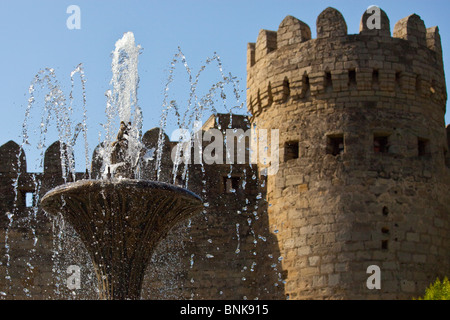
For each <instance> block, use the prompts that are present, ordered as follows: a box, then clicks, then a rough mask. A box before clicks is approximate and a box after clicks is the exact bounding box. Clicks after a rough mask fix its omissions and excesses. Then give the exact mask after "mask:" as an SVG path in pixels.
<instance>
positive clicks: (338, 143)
mask: <svg viewBox="0 0 450 320" xmlns="http://www.w3.org/2000/svg"><path fill="white" fill-rule="evenodd" d="M343 152H344V135H342V134H340V135H331V136H328V137H327V153H328V154H331V155H333V156H337V155H340V154H342V153H343Z"/></svg>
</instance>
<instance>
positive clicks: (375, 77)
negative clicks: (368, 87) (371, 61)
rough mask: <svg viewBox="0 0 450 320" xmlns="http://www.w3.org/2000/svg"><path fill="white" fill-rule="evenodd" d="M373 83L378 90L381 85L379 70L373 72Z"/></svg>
mask: <svg viewBox="0 0 450 320" xmlns="http://www.w3.org/2000/svg"><path fill="white" fill-rule="evenodd" d="M372 83H373V86H374V88H375V89H377V88H378V86H379V84H380V73H379V71H378V69H374V70H373V72H372Z"/></svg>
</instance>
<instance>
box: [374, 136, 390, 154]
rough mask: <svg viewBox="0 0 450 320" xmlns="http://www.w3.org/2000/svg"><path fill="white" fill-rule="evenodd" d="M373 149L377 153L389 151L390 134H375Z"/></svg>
mask: <svg viewBox="0 0 450 320" xmlns="http://www.w3.org/2000/svg"><path fill="white" fill-rule="evenodd" d="M373 151H374V152H375V153H388V152H389V136H388V135H374V137H373Z"/></svg>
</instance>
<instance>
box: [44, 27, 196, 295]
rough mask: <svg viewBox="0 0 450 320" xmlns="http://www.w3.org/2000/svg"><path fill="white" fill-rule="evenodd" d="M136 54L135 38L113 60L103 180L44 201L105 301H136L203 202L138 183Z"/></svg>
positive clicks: (163, 186) (122, 43) (64, 188)
mask: <svg viewBox="0 0 450 320" xmlns="http://www.w3.org/2000/svg"><path fill="white" fill-rule="evenodd" d="M138 51H139V47H136V46H134V36H133V35H132V33H126V34H125V35H124V37H123V38H122V39H121V40H119V41H118V42H117V43H116V51H115V52H114V54H113V74H114V77H113V81H112V83H113V85H114V93H113V97H114V99H115V100H114V102H115V105H116V107H117V111H118V113H119V116H120V120H121V123H120V129H119V133H118V135H117V139H116V140H115V141H114V142H112V143H108V144H107V145H106V147H105V151H104V155H103V156H104V159H103V160H104V162H105V163H106V166H105V169H106V175H103V176H102V178H101V179H98V180H93V179H84V180H79V181H76V182H68V183H65V184H63V185H61V186H58V187H56V188H54V189H52V190H50V191H49V192H47V193H46V194H45V196H44V197H43V198H42V199H41V206H42V208H43V209H44V210H45V211H46V212H48V213H50V214H54V215H57V214H59V213H61V214H62V216H63V217H64V219H66V220H67V221H68V222H69V223H70V224H71V225H72V227H73V228H74V230H75V231H76V232H77V233H78V234H79V236H80V238H81V240H82V242H83V243H84V245H85V247H86V249H87V251H88V252H89V254H90V257H91V259H92V262H93V265H94V269H95V273H96V276H97V283H98V289H99V296H100V299H107V300H110V299H139V298H140V292H141V287H142V282H143V278H144V272H145V269H146V267H147V265H148V264H149V260H150V257H151V255H152V253H153V251H154V249H155V247H156V246H157V244H158V243H159V242H160V241H161V240H162V239H163V238H164V237H165V236H166V234H167V233H168V232H169V230H170V229H171V228H172V227H173V226H175V225H176V224H177V223H178V222H180V221H182V220H184V219H186V218H188V217H189V216H191V215H192V214H194V213H197V212H199V211H201V210H202V209H203V204H202V201H201V199H200V197H198V196H197V195H195V194H194V193H192V192H190V191H188V190H186V189H183V188H180V187H177V186H174V185H170V184H167V183H163V182H159V181H148V180H141V179H136V175H137V174H136V172H137V170H138V167H139V161H140V159H141V157H142V156H143V154H144V153H145V152H143V151H144V150H145V149H143V148H142V145H141V143H140V141H139V136H140V134H139V131H140V130H139V129H140V128H139V126H140V125H141V122H142V119H141V113H140V110H139V109H138V107H137V104H136V88H137V68H136V66H137V55H138ZM133 106H134V107H135V110H136V112H135V114H134V121H131V117H132V112H131V111H132V107H133ZM110 118H112V117H110Z"/></svg>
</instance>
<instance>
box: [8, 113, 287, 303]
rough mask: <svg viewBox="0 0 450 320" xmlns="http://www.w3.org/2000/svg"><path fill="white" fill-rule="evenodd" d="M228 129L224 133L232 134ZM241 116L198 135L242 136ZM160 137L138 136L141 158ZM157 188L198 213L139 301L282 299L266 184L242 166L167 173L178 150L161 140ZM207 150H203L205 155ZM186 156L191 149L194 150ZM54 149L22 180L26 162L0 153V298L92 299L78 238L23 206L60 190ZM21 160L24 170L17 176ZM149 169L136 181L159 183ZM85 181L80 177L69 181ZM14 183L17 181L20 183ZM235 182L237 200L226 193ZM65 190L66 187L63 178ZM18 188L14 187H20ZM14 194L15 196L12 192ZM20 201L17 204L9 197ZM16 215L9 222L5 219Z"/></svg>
mask: <svg viewBox="0 0 450 320" xmlns="http://www.w3.org/2000/svg"><path fill="white" fill-rule="evenodd" d="M230 120H231V127H230V126H229V124H230ZM248 127H249V123H248V120H247V118H246V117H243V116H238V115H233V116H232V118H230V115H229V114H228V115H221V114H218V115H216V116H212V117H211V118H210V119H209V120H208V121H207V123H205V126H204V127H203V131H206V130H209V129H218V128H221V129H220V130H221V131H223V134H224V136H225V130H226V129H229V128H234V129H242V130H247V129H248ZM160 133H161V131H160V130H159V129H157V128H155V129H152V130H149V131H147V132H146V133H145V134H144V135H143V142H144V145H145V147H146V148H147V150H150V149H152V148H155V149H157V147H158V139H159V136H160ZM162 138H163V146H162V158H161V164H160V166H159V169H160V174H159V175H160V176H159V180H160V181H164V182H168V183H174V184H176V185H179V186H182V187H186V188H187V189H189V190H191V191H193V192H195V193H196V194H198V195H200V196H201V197H202V199H203V201H204V203H205V208H204V210H203V212H202V213H200V214H199V215H197V216H195V217H193V218H192V219H190V220H189V221H186V222H182V223H180V224H179V225H177V226H176V227H174V228H173V230H172V231H171V232H170V233H169V235H168V236H167V238H166V239H165V240H163V241H162V242H161V243H160V244H159V246H158V247H157V248H156V250H155V253H154V254H153V257H152V259H151V263H150V264H149V266H148V268H147V272H146V275H145V278H144V285H143V289H142V298H143V299H211V298H214V299H255V298H259V299H261V298H266V299H277V298H280V297H281V298H282V297H284V293H283V292H284V285H283V276H282V275H281V270H280V271H279V270H278V269H277V268H279V267H280V263H279V260H278V259H279V257H280V253H279V250H278V245H277V243H276V241H275V237H273V235H271V233H270V232H269V231H268V227H267V225H268V222H267V215H266V214H265V213H266V207H265V206H266V202H265V201H264V194H263V193H264V188H261V184H262V183H263V181H260V179H259V177H258V175H257V168H256V166H253V167H252V166H251V165H249V164H234V165H227V164H225V163H226V159H225V158H224V159H223V163H224V164H217V165H197V164H189V165H188V168H187V171H186V173H187V174H186V175H184V171H185V170H184V169H185V166H184V165H180V167H179V168H178V172H177V174H176V175H175V176H176V177H175V179H174V174H173V173H172V168H173V163H172V160H171V153H172V149H173V148H174V147H175V146H176V143H174V142H171V141H170V140H169V138H168V137H167V136H166V135H165V134H164V133H162ZM206 146H207V143H204V145H203V147H206ZM99 147H100V146H98V147H97V148H96V149H95V150H94V154H93V161H92V170H91V173H90V174H91V176H92V177H93V178H96V179H98V178H100V176H101V170H102V169H101V168H102V162H101V160H100V159H99V158H98V154H99ZM192 151H193V150H192ZM60 154H61V148H60V144H59V143H54V144H52V145H51V146H50V147H49V148H48V149H47V151H46V152H45V159H44V172H43V173H28V172H26V158H25V153H24V152H23V151H22V152H21V149H20V146H19V145H17V144H16V143H14V142H12V141H11V142H8V143H7V144H5V145H3V146H2V147H0V155H2V156H3V158H2V159H1V160H2V161H1V164H2V166H1V167H0V171H1V172H0V174H1V175H0V179H1V180H0V187H1V188H2V191H3V192H2V199H1V200H2V201H0V217H1V219H2V220H1V223H2V224H1V228H0V250H1V252H0V254H1V265H0V292H2V294H0V299H96V298H97V293H96V290H95V287H96V283H95V279H96V278H95V277H96V276H95V273H94V271H93V266H92V263H91V261H90V258H89V255H88V253H87V251H86V250H85V248H84V246H83V244H82V242H81V240H80V238H79V237H78V235H77V234H76V232H75V231H74V230H73V229H72V228H71V226H70V225H68V224H66V223H64V220H63V219H62V218H61V217H51V216H48V215H47V214H46V213H45V212H43V211H42V210H40V209H39V206H35V207H33V206H32V205H30V204H28V206H29V207H27V203H26V198H27V196H26V194H27V193H29V194H32V195H34V196H36V195H38V196H39V197H38V198H36V201H38V199H39V198H40V197H42V196H43V195H44V194H45V193H46V192H47V191H49V190H50V189H52V188H53V187H56V186H58V185H61V184H63V183H64V180H63V178H62V176H63V175H62V166H61V156H60ZM18 156H20V159H21V162H20V165H21V170H16V168H17V159H18ZM156 158H157V156H156V154H155V156H154V160H150V161H148V162H146V163H144V164H143V166H142V170H141V172H140V174H141V178H142V179H150V180H155V179H156V178H157V169H158V168H157V165H156ZM83 178H85V174H84V173H77V174H76V180H79V179H83ZM17 179H18V180H17ZM228 179H234V180H235V181H236V184H235V185H234V188H235V191H233V192H229V190H227V182H226V181H227V180H228ZM68 180H69V181H71V180H72V179H71V178H70V179H68ZM15 181H18V183H17V187H15V186H16V183H15ZM16 191H17V193H16ZM16 194H17V196H16ZM10 212H14V213H15V214H14V216H12V217H11V220H10V219H8V217H9V216H8V213H10ZM71 265H77V266H80V267H81V288H80V289H77V290H70V289H69V288H68V287H67V283H66V281H67V279H68V278H69V276H70V274H67V268H68V267H69V266H71Z"/></svg>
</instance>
